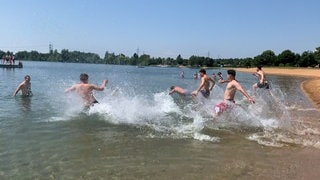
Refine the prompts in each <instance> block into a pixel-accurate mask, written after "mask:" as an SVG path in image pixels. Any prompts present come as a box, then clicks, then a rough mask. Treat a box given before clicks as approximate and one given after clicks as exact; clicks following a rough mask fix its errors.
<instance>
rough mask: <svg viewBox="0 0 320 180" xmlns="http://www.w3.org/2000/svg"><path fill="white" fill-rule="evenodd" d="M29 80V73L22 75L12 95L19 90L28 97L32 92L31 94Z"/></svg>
mask: <svg viewBox="0 0 320 180" xmlns="http://www.w3.org/2000/svg"><path fill="white" fill-rule="evenodd" d="M30 81H31V78H30V76H29V75H26V76H25V77H24V81H22V82H21V83H20V84H19V85H18V87H17V88H16V90H15V91H14V93H13V96H16V95H17V93H18V92H19V91H21V93H22V96H25V97H30V96H32V95H33V94H32V91H31V82H30Z"/></svg>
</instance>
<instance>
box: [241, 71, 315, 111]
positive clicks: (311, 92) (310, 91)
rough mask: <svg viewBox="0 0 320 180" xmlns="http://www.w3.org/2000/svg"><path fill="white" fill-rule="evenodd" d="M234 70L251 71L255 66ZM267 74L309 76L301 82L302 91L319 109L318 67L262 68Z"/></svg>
mask: <svg viewBox="0 0 320 180" xmlns="http://www.w3.org/2000/svg"><path fill="white" fill-rule="evenodd" d="M235 70H236V71H240V72H247V73H253V72H255V71H256V68H235ZM262 70H263V71H264V72H265V73H266V74H267V75H268V74H272V75H284V76H303V77H307V78H309V79H308V80H306V81H305V82H303V83H302V84H301V88H302V90H303V92H304V93H305V94H306V95H307V97H309V99H310V100H311V101H312V102H313V103H314V105H315V106H316V107H317V108H318V110H320V95H319V92H320V69H314V68H312V69H311V68H262Z"/></svg>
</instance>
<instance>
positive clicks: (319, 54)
mask: <svg viewBox="0 0 320 180" xmlns="http://www.w3.org/2000/svg"><path fill="white" fill-rule="evenodd" d="M314 57H315V59H316V61H317V63H318V64H320V47H317V48H316V50H315V52H314Z"/></svg>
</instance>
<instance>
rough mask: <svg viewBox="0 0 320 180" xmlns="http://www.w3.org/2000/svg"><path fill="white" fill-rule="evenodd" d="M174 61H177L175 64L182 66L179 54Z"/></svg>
mask: <svg viewBox="0 0 320 180" xmlns="http://www.w3.org/2000/svg"><path fill="white" fill-rule="evenodd" d="M176 61H177V63H178V64H179V65H182V64H183V59H182V57H181V55H180V54H179V55H178V56H177V58H176Z"/></svg>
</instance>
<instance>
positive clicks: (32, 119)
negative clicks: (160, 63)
mask: <svg viewBox="0 0 320 180" xmlns="http://www.w3.org/2000/svg"><path fill="white" fill-rule="evenodd" d="M181 70H183V71H184V73H185V78H184V79H181V78H180V77H179V74H180V71H181ZM197 71H198V69H188V68H183V69H181V68H161V67H145V68H137V67H135V66H111V65H92V64H67V63H41V62H25V63H24V68H23V69H0V79H1V80H0V90H1V93H0V110H1V114H0V178H1V179H2V178H4V179H35V178H40V179H79V178H80V179H81V178H82V179H99V178H101V179H107V178H115V179H117V178H120V179H215V178H216V179H221V178H222V179H234V178H238V179H239V178H240V179H248V178H249V179H256V178H258V177H259V178H271V179H291V178H292V177H291V176H292V175H293V174H295V173H296V174H295V176H293V177H310V176H311V177H312V175H313V174H312V173H306V174H307V175H301V172H299V171H297V170H296V169H297V168H300V167H302V168H303V167H304V166H308V165H309V166H312V164H311V165H310V164H307V163H306V164H301V165H300V166H298V165H297V166H295V167H294V168H293V165H292V163H294V162H296V161H301V162H303V161H302V159H303V158H305V157H310V159H312V160H314V161H316V162H318V161H317V160H318V159H319V157H320V156H319V155H318V154H319V152H320V150H319V149H320V127H319V120H320V113H319V112H318V111H317V110H316V109H315V107H314V106H313V105H312V104H311V103H310V102H309V101H308V100H307V99H306V98H305V96H304V95H303V93H302V92H301V90H300V83H301V82H302V81H303V80H304V79H303V78H296V77H279V76H268V79H269V81H270V82H271V86H272V89H271V90H270V91H261V90H259V91H257V92H256V93H254V92H253V91H252V89H251V86H252V84H253V83H255V82H256V81H257V79H256V78H255V77H254V76H252V75H250V74H244V73H239V72H238V73H237V79H238V80H239V82H240V83H241V84H242V85H243V87H244V88H245V89H246V90H247V91H248V92H249V94H250V95H252V96H253V97H254V99H255V100H256V104H253V105H252V104H249V103H248V101H247V100H246V98H244V97H243V96H242V94H241V93H240V92H238V93H237V95H236V107H235V108H233V109H232V111H231V112H228V113H225V114H223V115H222V116H220V117H219V118H215V119H214V118H213V117H212V113H213V107H214V105H215V104H216V103H218V102H219V101H220V100H222V99H223V92H224V88H225V84H224V85H216V86H215V88H214V89H213V91H212V92H211V96H210V98H209V99H204V98H202V97H199V100H198V102H194V101H193V100H192V99H191V98H188V97H181V96H179V95H177V94H174V95H172V96H170V95H168V91H169V87H170V86H172V85H178V86H181V87H184V88H186V89H189V90H194V89H196V88H197V87H198V86H199V83H200V81H199V80H194V79H192V75H193V73H195V72H197ZM218 71H221V72H222V73H223V75H224V76H225V77H226V70H223V69H208V70H207V73H208V74H209V75H211V74H212V73H213V72H215V73H217V72H218ZM83 72H86V73H88V74H89V81H90V82H91V83H94V84H98V85H100V84H101V83H102V80H103V79H108V80H109V83H108V85H107V88H106V89H105V91H103V92H95V96H96V97H97V99H98V101H99V104H96V105H95V106H94V107H92V108H91V109H90V111H89V112H88V113H81V109H82V106H81V103H80V100H79V99H78V97H77V96H76V95H74V94H65V93H64V90H65V89H66V88H67V87H69V86H71V85H72V84H74V83H77V82H78V81H79V75H80V73H83ZM26 74H29V75H30V76H31V83H32V91H33V94H34V96H33V97H31V98H23V97H21V96H17V97H12V93H13V92H14V90H15V88H16V86H17V85H18V84H19V83H20V82H21V81H22V80H23V77H24V76H25V75H26ZM306 149H307V152H306ZM309 151H310V152H309ZM305 154H307V155H305ZM279 162H281V163H279ZM311 162H312V161H311ZM302 172H304V171H302ZM302 174H303V173H302ZM299 175H300V176H299Z"/></svg>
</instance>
